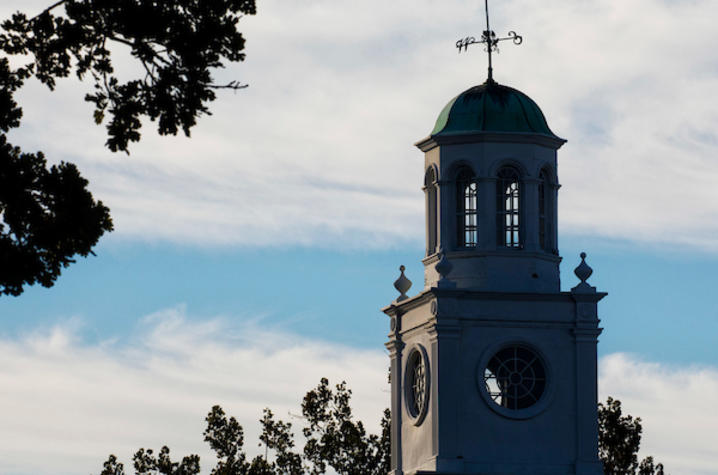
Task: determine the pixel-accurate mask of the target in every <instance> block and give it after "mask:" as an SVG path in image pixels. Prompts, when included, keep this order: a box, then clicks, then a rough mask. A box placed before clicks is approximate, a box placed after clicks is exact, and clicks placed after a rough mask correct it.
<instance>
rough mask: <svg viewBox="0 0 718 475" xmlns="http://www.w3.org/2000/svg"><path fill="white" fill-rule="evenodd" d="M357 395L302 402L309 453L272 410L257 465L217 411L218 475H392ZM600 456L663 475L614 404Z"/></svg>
mask: <svg viewBox="0 0 718 475" xmlns="http://www.w3.org/2000/svg"><path fill="white" fill-rule="evenodd" d="M350 403H351V390H350V389H349V388H347V385H346V383H344V382H342V383H341V384H337V385H336V386H334V388H332V387H331V386H330V384H329V381H328V380H327V379H326V378H322V380H321V381H320V383H319V385H317V387H316V388H314V389H312V390H311V391H309V392H308V393H307V394H306V396H305V397H304V400H303V402H302V419H303V426H304V427H303V429H302V433H303V435H304V437H305V441H304V449H303V450H302V451H301V452H300V451H298V450H296V448H295V441H294V433H293V432H292V424H291V423H288V422H284V421H281V420H277V419H275V417H274V414H273V413H272V411H271V410H269V409H264V413H263V415H262V419H260V421H259V422H260V424H261V427H262V433H261V435H260V436H259V440H260V442H261V444H260V446H262V447H264V450H265V451H264V454H263V455H258V456H256V457H254V458H253V459H251V460H249V459H248V457H247V455H246V453H245V451H244V430H243V429H242V426H241V425H240V424H239V422H237V420H236V419H235V418H234V417H228V416H227V415H226V414H225V412H224V411H223V410H222V408H221V407H219V406H214V407H213V408H212V410H211V411H210V412H209V414H208V415H207V417H206V418H205V421H206V422H207V429H205V431H204V440H205V442H207V443H208V444H209V446H210V448H211V449H212V450H213V451H214V453H215V455H216V456H217V460H218V461H217V464H216V465H215V467H214V468H213V469H212V471H211V474H212V475H301V474H312V475H317V474H323V473H326V472H327V470H328V469H330V468H331V469H332V470H334V471H335V472H336V473H338V474H340V475H384V474H386V473H388V472H389V470H390V467H391V442H390V435H389V434H390V432H389V430H390V425H391V420H390V416H391V415H390V412H389V409H385V410H384V415H383V417H382V420H381V428H382V432H381V434H380V435H374V434H371V435H368V434H367V433H366V430H365V429H364V425H363V424H362V423H361V421H357V420H355V418H354V416H353V414H352V410H351V405H350ZM598 427H599V456H600V458H601V460H602V462H603V464H604V473H606V474H607V475H619V474H620V475H628V474H633V475H663V474H664V471H663V470H664V469H663V464H660V463H656V462H654V460H653V457H646V458H644V459H643V460H642V461H641V462H640V463H639V462H638V456H637V454H638V449H639V447H640V442H641V431H642V426H641V419H640V418H633V417H632V416H630V415H625V416H624V415H623V413H622V410H621V402H620V401H618V400H615V399H612V398H608V400H607V402H606V404H599V405H598ZM133 462H134V464H133V465H134V469H135V474H136V475H149V474H158V475H185V474H187V475H190V474H196V473H199V469H200V467H199V457H198V456H197V455H190V456H187V457H184V458H183V459H182V461H181V462H172V461H171V459H170V456H169V449H168V448H167V447H163V448H162V449H161V450H160V452H159V454H157V455H155V454H154V452H153V451H152V450H149V449H148V450H145V449H140V450H139V451H137V453H135V455H134V458H133ZM103 467H104V469H103V471H102V472H101V475H125V471H124V467H123V465H122V464H121V463H119V462H117V458H116V457H115V456H114V455H110V456H109V458H108V460H107V461H106V462H105V463H104V466H103Z"/></svg>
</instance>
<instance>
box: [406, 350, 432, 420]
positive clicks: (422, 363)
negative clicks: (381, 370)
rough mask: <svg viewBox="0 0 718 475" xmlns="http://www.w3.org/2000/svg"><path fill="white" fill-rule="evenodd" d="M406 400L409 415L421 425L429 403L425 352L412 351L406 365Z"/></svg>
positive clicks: (427, 369)
mask: <svg viewBox="0 0 718 475" xmlns="http://www.w3.org/2000/svg"><path fill="white" fill-rule="evenodd" d="M405 387H406V392H405V399H406V407H407V411H408V412H409V415H410V416H411V417H412V418H414V419H415V421H414V423H415V424H416V425H419V424H421V422H422V421H423V420H424V416H425V415H426V409H427V406H428V402H429V368H428V362H427V359H426V356H425V354H424V351H423V349H422V348H420V347H416V348H414V349H412V351H411V352H410V353H409V357H408V358H407V363H406V380H405Z"/></svg>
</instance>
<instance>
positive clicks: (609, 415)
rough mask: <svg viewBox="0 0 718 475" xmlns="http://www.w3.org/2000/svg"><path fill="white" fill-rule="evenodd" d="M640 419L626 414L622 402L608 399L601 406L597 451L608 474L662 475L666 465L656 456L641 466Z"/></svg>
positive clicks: (647, 458) (643, 462)
mask: <svg viewBox="0 0 718 475" xmlns="http://www.w3.org/2000/svg"><path fill="white" fill-rule="evenodd" d="M642 431H643V427H642V426H641V418H640V417H636V418H635V419H634V418H633V417H632V416H630V415H625V416H624V415H623V411H622V410H621V401H619V400H617V399H613V398H610V397H609V398H608V399H607V400H606V404H603V403H599V404H598V449H599V450H598V451H599V456H600V458H601V460H602V461H603V470H604V472H605V473H606V474H635V473H638V474H639V475H654V474H655V475H663V464H661V463H659V464H656V465H654V462H653V457H646V458H645V459H643V460H642V461H641V463H640V464H639V463H638V449H639V448H640V446H641V432H642Z"/></svg>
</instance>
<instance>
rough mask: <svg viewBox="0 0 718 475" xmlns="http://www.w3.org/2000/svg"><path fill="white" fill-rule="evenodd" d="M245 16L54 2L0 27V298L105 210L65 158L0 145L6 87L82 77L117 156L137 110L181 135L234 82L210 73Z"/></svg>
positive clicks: (234, 57) (194, 6)
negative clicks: (131, 73)
mask: <svg viewBox="0 0 718 475" xmlns="http://www.w3.org/2000/svg"><path fill="white" fill-rule="evenodd" d="M60 10H61V12H60V13H58V11H60ZM255 12H256V6H255V0H213V1H205V0H173V1H171V2H169V1H168V2H158V1H156V0H59V1H57V2H55V3H53V4H52V5H50V6H48V8H46V9H45V10H43V11H42V12H40V13H39V14H37V15H35V16H32V17H28V16H27V15H26V14H24V13H20V12H18V13H15V14H14V15H13V16H12V17H11V18H10V19H9V20H6V21H4V22H3V23H2V29H3V31H2V32H1V33H0V50H1V51H2V52H3V53H5V55H7V56H11V57H12V56H14V57H16V61H14V62H13V63H15V62H17V63H20V64H22V65H21V66H17V67H13V66H11V62H10V61H9V60H8V58H7V57H4V58H0V219H1V221H0V294H10V295H19V294H21V293H22V291H23V289H24V286H25V285H32V284H35V283H40V284H42V285H44V286H46V287H50V286H52V285H53V284H54V282H55V280H56V279H57V277H58V276H59V275H60V272H61V270H62V268H63V267H66V266H68V265H69V264H70V263H72V262H74V260H73V257H74V256H76V255H80V256H83V257H84V256H87V255H88V254H90V253H91V252H92V247H93V246H94V245H95V244H97V241H98V240H99V238H100V237H101V236H102V235H103V234H104V233H105V232H108V231H111V230H112V221H111V219H110V214H109V210H108V209H107V208H106V207H105V206H103V204H102V202H100V201H97V202H96V201H95V200H94V199H93V197H92V194H91V193H90V192H89V191H88V190H87V180H85V179H84V178H82V177H81V176H80V173H79V172H78V170H77V168H76V167H75V166H74V165H72V164H71V163H65V162H62V163H60V164H59V165H56V166H53V167H51V168H49V169H48V168H47V165H46V161H45V158H44V156H43V154H42V153H41V152H37V153H23V152H22V151H21V150H20V149H19V148H18V147H15V146H13V145H11V144H10V143H9V142H8V140H7V136H6V133H7V132H8V131H9V130H10V129H12V128H15V127H19V126H20V119H21V118H22V109H21V108H20V107H19V105H18V104H17V103H16V102H15V100H14V94H15V92H17V90H18V89H20V88H21V87H22V86H23V84H24V83H25V81H26V80H27V79H29V78H31V77H35V78H36V79H38V80H39V81H40V82H42V83H43V84H45V85H46V86H47V87H49V88H50V89H51V90H52V89H54V87H55V84H56V80H57V79H58V78H64V77H67V76H70V75H71V74H74V75H75V76H76V77H77V78H78V79H79V80H83V79H86V78H91V80H92V82H93V84H94V86H93V91H92V92H91V93H88V94H87V95H86V96H85V100H86V101H88V102H90V103H92V104H93V105H94V114H93V118H94V121H95V122H96V123H97V124H103V123H104V124H105V126H106V128H107V135H108V138H107V142H106V146H107V147H108V148H109V149H110V150H112V151H124V152H128V151H129V149H128V146H129V143H130V142H137V141H138V140H140V128H141V126H142V122H141V119H142V118H143V117H146V118H149V119H150V120H151V121H156V122H157V131H158V133H159V134H161V135H168V134H172V135H174V134H177V132H178V131H179V130H180V129H181V130H182V131H183V132H184V134H185V135H187V136H189V135H190V129H191V128H192V127H193V126H194V125H195V124H196V121H197V118H198V117H200V116H201V115H203V114H209V113H210V112H209V109H208V103H209V102H212V101H213V100H214V99H215V98H216V95H215V91H216V90H217V89H222V88H227V89H235V90H236V89H239V88H243V87H246V86H245V85H242V84H240V83H238V82H236V81H231V82H229V83H226V84H216V83H215V82H214V80H213V78H212V74H211V71H212V69H214V68H219V67H222V66H223V62H225V61H234V62H236V61H242V60H243V59H244V53H243V52H242V51H243V50H244V44H245V40H244V37H243V36H242V34H241V33H240V32H239V31H237V25H238V22H239V19H240V18H241V16H242V15H248V14H250V15H251V14H254V13H255ZM113 44H114V45H117V47H118V48H126V49H127V50H128V51H129V53H130V55H131V56H132V57H133V58H134V59H135V60H136V61H137V63H138V64H139V65H140V66H141V71H142V72H141V74H140V75H139V77H136V78H134V79H129V80H127V81H121V80H120V79H119V78H118V77H117V75H116V74H115V69H114V66H113V63H112V48H111V45H113ZM160 455H161V454H160Z"/></svg>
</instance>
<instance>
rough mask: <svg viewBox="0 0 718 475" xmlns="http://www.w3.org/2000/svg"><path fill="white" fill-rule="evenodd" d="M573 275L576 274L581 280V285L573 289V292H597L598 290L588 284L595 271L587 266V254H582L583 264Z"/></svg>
mask: <svg viewBox="0 0 718 475" xmlns="http://www.w3.org/2000/svg"><path fill="white" fill-rule="evenodd" d="M573 273H574V274H576V277H578V278H579V280H580V281H581V283H579V284H578V285H577V286H576V287H574V288H572V289H571V291H572V292H595V291H596V288H595V287H592V286H590V285H589V284H588V282H586V281H587V280H588V278H589V277H591V274H593V269H591V267H590V266H589V265H588V264H586V253H585V252H582V253H581V263H580V264H579V265H578V266H577V267H576V268H575V269H574V270H573Z"/></svg>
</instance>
